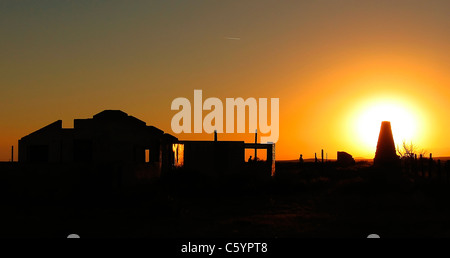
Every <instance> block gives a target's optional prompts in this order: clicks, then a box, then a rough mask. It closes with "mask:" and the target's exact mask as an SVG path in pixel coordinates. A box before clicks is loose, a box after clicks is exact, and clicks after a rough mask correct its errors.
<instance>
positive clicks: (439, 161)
mask: <svg viewBox="0 0 450 258" xmlns="http://www.w3.org/2000/svg"><path fill="white" fill-rule="evenodd" d="M437 171H438V177H439V181H440V180H441V179H442V178H441V160H440V159H438V161H437Z"/></svg>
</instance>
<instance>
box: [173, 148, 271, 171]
mask: <svg viewBox="0 0 450 258" xmlns="http://www.w3.org/2000/svg"><path fill="white" fill-rule="evenodd" d="M179 144H180V145H182V146H183V148H184V168H185V169H187V170H193V171H197V172H200V173H202V174H204V175H207V176H212V177H217V176H223V175H231V174H239V173H245V169H246V168H248V166H250V168H251V166H258V168H259V169H260V175H268V176H270V175H273V174H274V173H275V144H270V143H268V144H262V143H256V144H255V143H245V142H243V141H179ZM245 149H252V150H253V149H265V150H266V155H267V156H266V160H265V161H264V162H259V163H257V162H256V157H255V159H254V160H252V162H250V163H248V166H247V167H245V166H244V164H245Z"/></svg>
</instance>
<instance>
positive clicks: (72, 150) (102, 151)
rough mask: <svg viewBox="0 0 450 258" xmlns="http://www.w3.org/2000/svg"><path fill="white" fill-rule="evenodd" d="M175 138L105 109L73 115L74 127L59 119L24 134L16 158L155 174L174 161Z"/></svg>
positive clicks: (131, 118) (129, 117) (36, 161)
mask: <svg viewBox="0 0 450 258" xmlns="http://www.w3.org/2000/svg"><path fill="white" fill-rule="evenodd" d="M177 140H178V139H177V138H175V137H174V136H172V135H169V134H165V133H164V132H163V131H162V130H160V129H158V128H156V127H153V126H147V125H146V123H145V122H143V121H141V120H139V119H137V118H135V117H133V116H129V115H128V114H126V113H125V112H122V111H120V110H105V111H102V112H100V113H98V114H96V115H94V116H93V118H89V119H75V120H74V128H62V121H61V120H58V121H56V122H54V123H51V124H49V125H47V126H45V127H43V128H41V129H39V130H37V131H35V132H33V133H31V134H29V135H27V136H25V137H23V138H22V139H20V140H19V161H20V162H21V163H33V164H36V163H40V164H44V163H52V164H54V163H59V164H82V165H89V166H92V165H96V166H99V167H100V166H102V165H104V166H105V167H109V168H110V169H111V170H117V169H119V170H127V171H130V170H131V171H133V172H134V173H136V175H135V176H137V177H154V176H159V175H160V174H161V171H162V170H165V169H170V168H171V166H172V165H173V162H174V161H173V157H174V155H173V151H172V144H173V143H174V142H176V141H177ZM112 166H114V168H113V167H112ZM120 172H122V171H120ZM120 177H122V176H120Z"/></svg>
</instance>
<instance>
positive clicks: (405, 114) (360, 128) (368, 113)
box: [356, 100, 419, 151]
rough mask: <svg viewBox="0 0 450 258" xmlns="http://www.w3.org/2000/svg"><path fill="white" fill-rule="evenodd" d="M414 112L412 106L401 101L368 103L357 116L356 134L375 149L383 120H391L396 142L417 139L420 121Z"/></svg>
mask: <svg viewBox="0 0 450 258" xmlns="http://www.w3.org/2000/svg"><path fill="white" fill-rule="evenodd" d="M414 114H415V112H414V110H413V109H412V108H411V107H409V106H408V105H405V104H404V103H401V102H394V101H386V100H378V101H374V102H372V103H370V104H367V105H366V106H365V107H364V108H362V109H361V112H360V113H359V115H358V116H357V118H356V134H357V137H358V138H359V142H360V143H362V144H363V145H364V146H365V147H366V148H367V149H369V150H371V151H374V150H375V148H376V145H377V141H378V135H379V132H380V127H381V122H382V121H390V122H391V127H392V134H393V136H394V141H395V144H401V143H402V141H407V142H410V141H415V140H416V139H417V134H418V127H419V123H418V119H417V117H416V116H415V115H414Z"/></svg>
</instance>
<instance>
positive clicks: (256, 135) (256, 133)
mask: <svg viewBox="0 0 450 258" xmlns="http://www.w3.org/2000/svg"><path fill="white" fill-rule="evenodd" d="M257 143H258V129H256V130H255V161H257V159H256V157H257V156H256V155H257V154H258V153H257V148H256V144H257Z"/></svg>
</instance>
